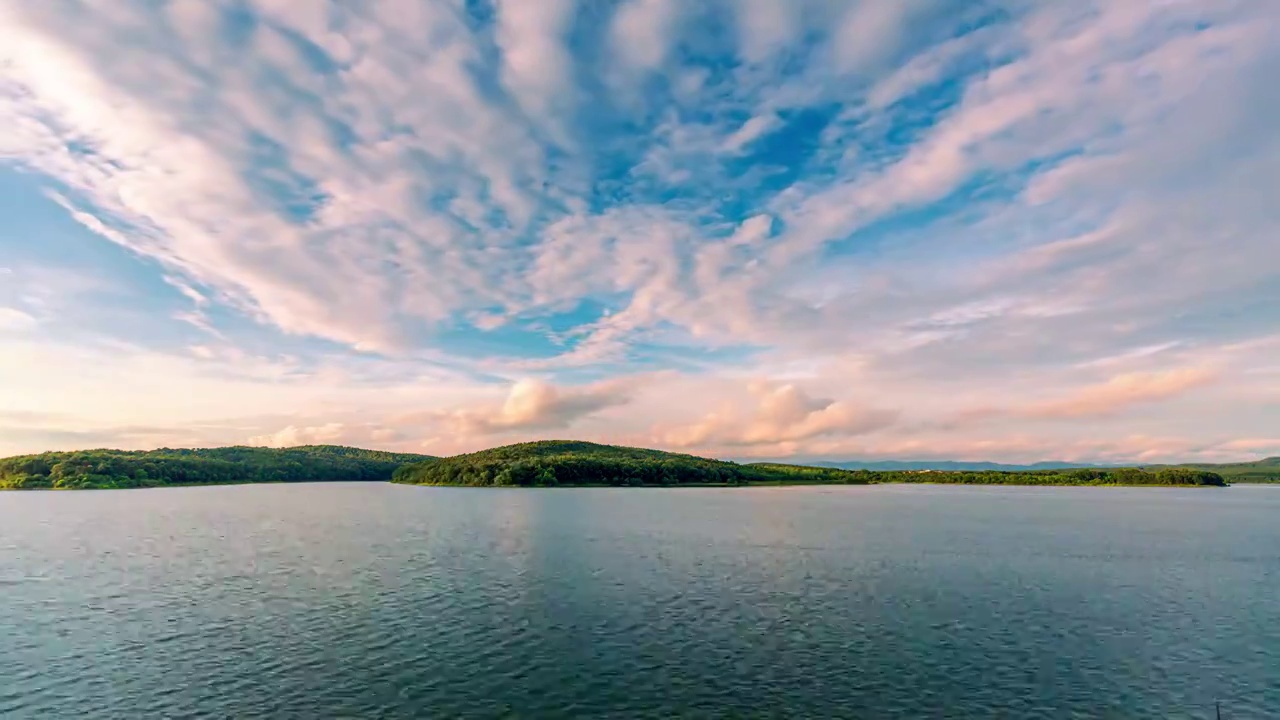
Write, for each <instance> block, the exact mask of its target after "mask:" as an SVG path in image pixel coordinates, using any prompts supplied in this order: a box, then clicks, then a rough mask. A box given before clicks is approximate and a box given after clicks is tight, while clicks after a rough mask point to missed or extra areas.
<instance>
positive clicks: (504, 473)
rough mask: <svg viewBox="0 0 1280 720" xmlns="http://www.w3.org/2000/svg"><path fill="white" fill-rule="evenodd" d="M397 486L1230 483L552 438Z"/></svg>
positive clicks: (439, 465) (1196, 474) (470, 458)
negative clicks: (897, 465)
mask: <svg viewBox="0 0 1280 720" xmlns="http://www.w3.org/2000/svg"><path fill="white" fill-rule="evenodd" d="M394 482H400V483H409V484H419V485H498V486H502V485H515V486H531V485H539V486H553V485H707V484H715V485H721V484H723V485H744V484H750V483H795V484H823V483H831V484H866V483H877V482H886V483H888V482H907V483H949V484H983V485H988V484H994V485H1224V484H1225V482H1224V481H1223V479H1222V477H1221V476H1220V475H1217V474H1215V473H1212V472H1207V471H1202V470H1195V469H1190V468H1162V469H1160V470H1153V471H1146V470H1140V469H1137V468H1114V469H1113V468H1107V469H1100V468H1076V469H1071V470H1036V471H1025V472H996V471H981V472H947V471H942V472H937V471H907V470H904V471H881V472H876V471H870V470H842V469H837V468H825V467H808V466H802V465H786V464H781V463H755V464H746V465H742V464H738V463H732V462H725V461H721V460H709V459H707V458H701V457H697V456H694V455H682V454H678V453H669V452H663V451H660V450H646V449H642V448H630V447H619V446H615V445H598V444H595V443H588V442H576V441H569V440H552V441H544V442H532V443H520V444H518V445H507V446H504V447H498V448H493V449H491V450H482V451H480V452H475V453H469V454H466V455H457V456H454V457H449V458H441V459H439V460H431V461H428V462H422V463H416V464H412V465H406V466H404V467H403V468H401V469H400V470H397V471H396V473H395V479H394Z"/></svg>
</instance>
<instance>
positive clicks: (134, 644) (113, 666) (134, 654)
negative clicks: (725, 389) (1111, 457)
mask: <svg viewBox="0 0 1280 720" xmlns="http://www.w3.org/2000/svg"><path fill="white" fill-rule="evenodd" d="M1215 699H1221V700H1222V701H1223V703H1224V705H1223V707H1224V713H1223V714H1224V717H1227V718H1264V717H1273V718H1274V717H1280V488H1248V487H1234V488H1230V489H1227V490H1168V489H1116V488H1008V489H1004V488H959V487H901V486H882V487H841V488H770V489H764V488H750V489H737V490H729V489H671V490H656V489H638V490H633V489H579V490H524V491H522V490H470V489H446V488H416V487H400V486H392V485H381V484H309V485H269V486H256V487H255V486H240V487H209V488H190V489H159V490H138V491H106V492H63V493H0V716H3V717H5V718H72V717H122V718H124V717H129V718H133V717H173V718H185V717H218V718H222V717H235V718H267V717H270V718H308V719H309V718H328V717H361V718H365V717H368V718H409V717H652V718H666V717H672V716H693V717H707V718H710V717H820V716H827V717H865V718H896V717H910V718H914V717H957V718H959V717H973V718H993V717H1003V718H1039V717H1043V718H1068V717H1080V718H1097V717H1112V718H1180V717H1186V718H1208V717H1212V707H1213V701H1214V700H1215Z"/></svg>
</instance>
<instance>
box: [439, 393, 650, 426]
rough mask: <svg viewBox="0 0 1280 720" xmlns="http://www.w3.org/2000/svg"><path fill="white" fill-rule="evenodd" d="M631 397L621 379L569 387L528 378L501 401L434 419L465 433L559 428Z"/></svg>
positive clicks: (458, 410) (455, 411)
mask: <svg viewBox="0 0 1280 720" xmlns="http://www.w3.org/2000/svg"><path fill="white" fill-rule="evenodd" d="M628 399H629V394H628V391H627V388H626V387H625V386H624V385H622V384H621V383H618V382H607V383H601V384H597V385H593V386H587V387H581V388H566V387H557V386H554V385H551V384H550V383H547V382H545V381H541V380H536V379H525V380H520V381H519V382H516V383H515V384H513V385H512V386H511V390H510V392H509V393H508V395H507V398H506V400H505V401H503V403H502V404H501V405H496V406H491V407H467V408H461V409H457V410H453V411H449V412H446V413H441V414H439V415H438V416H436V418H435V419H439V420H441V421H443V423H444V424H445V426H446V427H448V428H449V429H452V430H453V431H454V432H456V433H458V434H459V435H462V436H464V437H472V436H477V435H492V434H496V433H505V432H512V431H528V430H548V429H560V428H567V427H569V426H570V425H572V424H574V423H575V422H576V421H578V420H580V419H582V418H585V417H587V416H589V415H591V414H593V413H596V412H598V411H600V410H604V409H605V408H609V407H613V406H616V405H622V404H624V403H626V402H627V401H628Z"/></svg>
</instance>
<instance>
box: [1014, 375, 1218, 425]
mask: <svg viewBox="0 0 1280 720" xmlns="http://www.w3.org/2000/svg"><path fill="white" fill-rule="evenodd" d="M1215 379H1216V376H1215V374H1214V373H1213V372H1212V371H1210V370H1207V369H1203V368H1183V369H1178V370H1168V371H1165V372H1154V373H1126V374H1123V375H1117V376H1115V377H1113V378H1111V379H1110V380H1108V381H1106V382H1105V383H1102V384H1100V385H1093V386H1089V387H1086V388H1083V389H1081V390H1078V391H1076V392H1075V393H1073V394H1072V395H1070V396H1068V397H1065V398H1062V399H1058V400H1051V401H1048V402H1043V403H1038V404H1035V405H1032V406H1030V407H1028V408H1026V409H1025V410H1024V411H1023V412H1024V413H1025V414H1026V415H1028V416H1031V417H1042V418H1080V417H1090V416H1095V415H1107V414H1110V413H1115V412H1119V411H1121V410H1126V409H1128V408H1130V407H1131V406H1133V405H1138V404H1142V403H1151V402H1158V401H1161V400H1168V399H1169V398H1173V397H1177V396H1178V395H1181V394H1183V393H1185V392H1187V391H1189V390H1191V389H1194V388H1198V387H1202V386H1204V385H1206V384H1208V383H1210V382H1213V381H1214V380H1215Z"/></svg>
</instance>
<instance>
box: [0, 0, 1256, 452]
mask: <svg viewBox="0 0 1280 720" xmlns="http://www.w3.org/2000/svg"><path fill="white" fill-rule="evenodd" d="M1278 8H1280V5H1276V4H1275V3H1265V2H1237V3H1196V2H1166V3H1114V2H1101V1H1082V2H1078V3H1040V4H1036V3H1012V4H1009V3H997V4H995V5H989V4H982V5H972V4H970V5H966V6H965V7H963V8H960V7H957V5H956V4H954V3H941V2H935V1H933V0H920V1H916V0H912V1H911V2H901V3H895V2H871V1H866V2H861V1H860V2H846V3H829V2H821V1H817V0H795V1H794V2H789V1H786V0H742V2H717V3H682V2H678V1H675V0H624V1H623V2H619V3H616V4H612V5H609V6H608V7H598V8H597V7H595V6H594V5H592V4H590V3H578V2H571V1H570V0H556V1H554V2H547V3H528V2H515V1H508V0H502V1H500V2H495V3H489V4H485V3H460V2H446V1H443V0H442V1H439V2H437V1H428V0H421V1H420V0H384V1H382V2H378V3H365V4H360V3H341V2H331V1H326V0H315V1H309V2H305V3H304V2H287V1H283V0H253V1H251V2H241V3H237V4H235V6H234V7H231V6H230V5H226V4H221V3H203V2H188V1H183V2H169V3H72V2H61V1H50V2H42V3H8V4H0V186H2V187H3V188H4V189H5V193H6V198H8V197H10V196H12V197H15V198H17V200H15V201H14V202H13V203H12V204H11V206H10V205H6V207H5V214H6V223H4V227H3V228H0V256H2V257H4V258H5V261H4V262H5V265H6V267H7V268H12V270H13V272H9V273H4V274H2V275H0V307H2V308H7V310H4V311H0V327H3V332H4V333H5V338H6V344H5V353H3V354H0V411H4V410H8V411H15V412H27V411H34V410H37V409H40V408H51V409H56V410H57V411H58V412H59V413H63V414H65V415H66V417H65V418H63V419H62V420H59V421H57V422H55V423H52V424H50V425H48V426H47V427H46V426H41V428H42V431H47V433H46V435H43V436H41V437H48V438H49V439H50V441H51V442H52V441H53V439H54V436H53V435H51V434H48V433H53V432H55V431H62V432H65V433H75V432H80V431H83V432H98V431H103V432H105V431H107V430H109V429H111V428H130V427H149V426H150V425H151V424H153V422H154V421H153V418H155V417H165V418H168V419H169V421H171V422H172V423H174V425H175V427H176V428H178V430H179V431H176V432H177V434H176V435H175V437H177V438H179V439H181V438H187V439H189V440H191V441H195V440H198V439H218V438H225V437H232V438H236V439H237V440H238V439H242V438H246V437H254V438H258V439H261V440H263V441H269V442H277V441H285V440H289V439H291V438H292V439H294V440H305V439H306V438H320V437H328V436H333V437H337V438H338V439H339V441H342V442H385V443H387V444H388V445H392V446H396V447H404V448H409V449H415V448H418V447H420V445H421V443H423V442H429V441H430V442H437V443H450V442H453V443H455V444H458V445H466V444H468V443H471V444H482V443H485V442H490V441H494V440H496V439H497V438H498V437H499V436H501V437H503V438H504V439H505V438H507V437H510V438H513V439H515V438H523V437H526V436H528V435H536V434H538V433H540V432H552V431H555V432H564V431H566V430H568V429H572V431H573V433H574V434H575V435H578V434H580V435H584V436H591V437H593V438H598V439H615V440H617V439H629V440H631V441H635V442H653V441H655V438H657V439H659V440H660V439H661V438H662V437H669V438H670V439H671V441H672V442H673V443H675V444H679V445H681V446H684V447H697V448H699V449H704V448H705V449H707V450H708V451H715V452H719V451H721V450H722V449H731V448H736V449H739V450H741V451H743V452H757V451H758V452H766V451H768V452H775V451H776V452H783V453H796V454H801V453H805V452H854V451H858V450H859V449H879V450H882V451H885V452H888V451H890V450H892V449H893V448H898V449H899V450H900V451H901V452H908V451H913V450H912V449H913V448H916V447H927V446H929V445H930V443H932V444H933V446H934V447H938V448H954V449H956V451H957V452H959V451H962V450H965V449H966V448H968V449H970V450H972V451H973V452H978V451H979V450H981V449H982V448H984V447H986V448H988V449H989V452H992V453H1006V454H1010V455H1012V454H1017V453H1022V452H1027V453H1030V452H1033V451H1041V450H1045V449H1047V450H1049V451H1051V450H1053V448H1055V447H1058V446H1059V444H1061V446H1062V447H1072V448H1078V452H1079V453H1080V454H1081V457H1083V456H1084V455H1086V454H1088V453H1090V452H1097V453H1104V454H1107V453H1110V454H1111V455H1108V456H1118V454H1122V453H1124V452H1130V451H1131V452H1134V453H1138V454H1143V455H1144V456H1147V455H1149V454H1150V453H1153V452H1155V453H1157V454H1158V453H1160V452H1174V450H1175V449H1176V447H1182V448H1183V451H1185V452H1187V453H1190V454H1193V455H1197V456H1206V457H1207V456H1211V455H1212V456H1214V457H1226V456H1228V455H1229V454H1230V453H1237V454H1238V455H1239V456H1243V455H1244V454H1245V453H1247V452H1249V450H1248V448H1247V447H1245V446H1244V445H1230V444H1229V443H1230V442H1231V441H1232V440H1235V439H1248V438H1258V437H1262V438H1265V437H1266V436H1267V433H1266V432H1263V430H1265V429H1266V428H1269V427H1273V426H1274V424H1275V423H1276V422H1277V421H1280V417H1277V415H1276V412H1277V408H1276V405H1275V394H1274V392H1273V391H1272V390H1271V389H1272V388H1274V387H1276V386H1277V383H1276V378H1275V375H1274V371H1270V370H1269V369H1268V365H1267V358H1268V357H1270V355H1269V353H1270V352H1271V350H1273V349H1274V348H1271V346H1270V345H1267V344H1266V342H1267V341H1266V338H1267V337H1269V336H1271V335H1273V334H1274V328H1275V327H1276V323H1277V322H1280V314H1278V311H1277V308H1280V284H1278V283H1277V278H1280V275H1278V274H1277V270H1276V268H1277V267H1280V254H1278V253H1280V250H1278V249H1277V248H1278V246H1277V245H1276V243H1275V237H1274V235H1275V232H1274V230H1275V228H1276V227H1277V223H1280V217H1277V215H1276V204H1275V202H1274V198H1273V197H1272V196H1273V195H1274V192H1273V188H1274V187H1275V184H1276V179H1277V176H1278V175H1280V165H1277V158H1280V138H1278V137H1277V135H1276V133H1275V131H1274V127H1273V124H1274V123H1273V122H1272V121H1271V120H1270V119H1271V118H1274V117H1275V114H1276V112H1277V111H1280V91H1278V90H1277V89H1276V88H1277V86H1276V83H1275V82H1274V78H1275V76H1276V73H1277V72H1278V71H1280V50H1278V49H1277V46H1276V44H1275V43H1274V41H1273V35H1274V32H1273V30H1274V28H1275V26H1276V23H1277V21H1280V9H1278ZM11 190H12V193H10V191H11ZM40 268H44V269H45V270H44V271H43V272H42V273H37V272H36V270H37V269H40ZM76 278H80V279H81V280H77V279H76ZM89 280H92V282H93V283H95V285H94V286H93V287H90V285H89V282H88V281H89ZM96 283H101V285H97V284H96ZM33 320H34V321H38V323H39V324H38V325H37V326H35V327H34V328H33V326H32V324H31V323H32V322H33ZM24 328H25V329H24ZM34 329H38V330H39V332H38V333H37V332H33V330H34ZM1251 343H1252V345H1251ZM1249 348H1252V349H1249ZM1271 354H1273V353H1271ZM1170 368H1173V369H1172V370H1171V369H1170ZM662 371H665V372H662ZM528 375H532V376H534V377H536V378H537V379H536V380H525V381H523V382H522V381H520V380H519V379H520V378H522V377H525V376H528ZM640 377H643V378H646V380H645V382H643V383H638V384H637V385H636V386H634V387H632V386H631V385H625V387H624V385H623V384H622V383H629V382H631V381H632V380H633V379H634V378H640ZM749 378H767V379H768V382H766V383H765V384H764V385H761V386H759V387H755V388H754V390H753V389H751V388H748V387H747V379H749ZM851 387H856V388H857V389H858V393H857V398H856V399H853V398H850V397H849V388H851ZM505 393H510V395H509V396H506V397H500V395H502V394H505ZM672 397H678V398H680V400H681V402H679V403H672V402H671V401H670V398H672ZM992 398H1024V399H1025V400H1023V401H1022V404H1021V405H1020V406H1018V405H1017V404H1016V403H1009V404H1011V405H1014V407H1005V406H1003V405H1002V406H1000V407H995V406H996V405H998V403H993V401H992ZM1175 399H1176V402H1173V400H1175ZM180 400H181V402H180ZM1162 401H1170V402H1168V403H1167V404H1165V405H1163V406H1160V407H1159V408H1158V409H1159V410H1160V412H1154V411H1153V409H1154V404H1155V403H1158V402H1162ZM622 402H626V403H627V412H625V413H624V412H611V410H612V409H614V408H616V407H618V406H619V404H620V403H622ZM279 408H287V409H288V410H287V412H283V413H282V412H280V411H279ZM880 408H896V409H898V410H897V411H896V412H897V416H896V419H895V418H890V417H889V415H891V414H892V413H888V411H885V410H880ZM415 414H416V415H417V417H410V416H412V415H415ZM203 424H212V425H214V426H216V427H217V428H219V429H218V430H216V432H215V431H207V432H206V431H205V430H201V429H199V428H200V427H203ZM183 428H186V429H183ZM650 428H657V430H656V431H653V432H650V431H649V429H650ZM382 430H386V431H387V432H388V433H392V434H386V435H380V436H378V438H375V437H374V435H373V433H374V432H377V431H382ZM1197 435H1204V436H1206V439H1205V440H1204V441H1203V442H1200V441H1196V440H1193V439H1188V438H1195V437H1197ZM277 436H278V437H279V438H281V440H277V439H273V438H277ZM1130 436H1132V437H1135V438H1139V439H1137V440H1134V441H1133V442H1132V443H1130V444H1128V445H1118V444H1117V445H1114V446H1108V445H1106V442H1105V441H1107V440H1109V439H1110V438H1115V437H1130ZM35 437H36V436H34V435H29V436H27V439H25V440H23V441H22V442H23V443H27V444H26V445H22V446H21V447H29V446H30V447H35V445H37V444H38V443H36V440H35V439H33V438H35ZM61 437H63V438H64V439H65V438H70V437H72V435H63V436H61ZM119 437H120V438H121V441H122V442H129V443H137V442H143V441H142V440H137V439H131V438H130V437H127V436H125V435H120V436H119ZM379 438H380V439H379ZM1142 438H1145V440H1144V439H1142ZM1166 441H1168V442H1167V444H1162V443H1165V442H1166ZM58 442H61V440H59V441H58ZM982 443H988V444H987V445H983V444H982ZM1144 443H1146V444H1144ZM1177 443H1182V444H1181V445H1177ZM5 447H15V448H16V447H19V445H17V444H15V443H12V442H11V443H10V445H6V446H5ZM1250 447H1251V446H1250ZM470 449H474V448H470ZM966 452H967V450H966Z"/></svg>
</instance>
